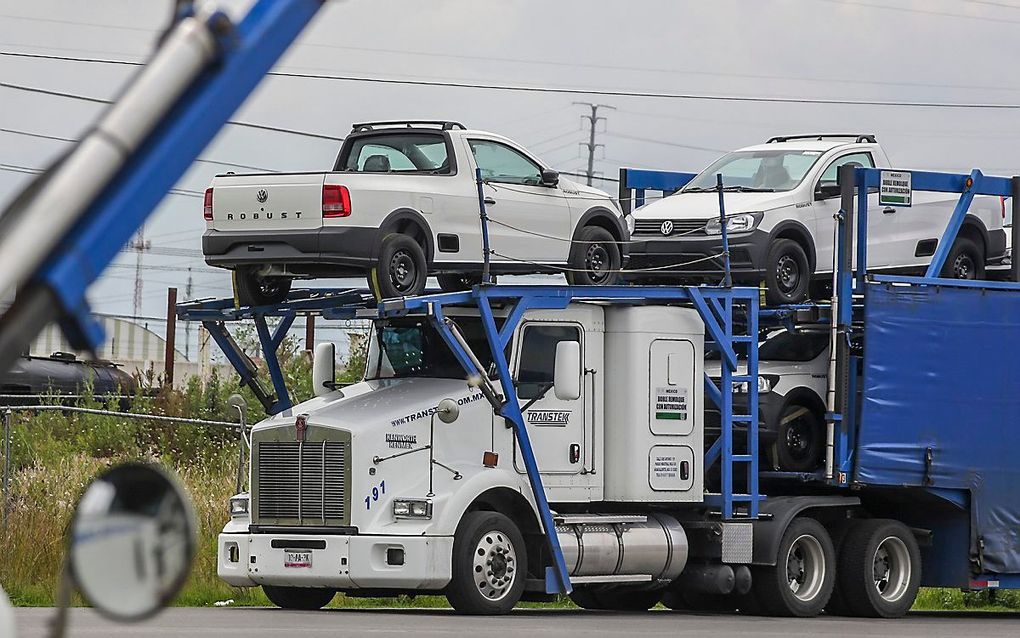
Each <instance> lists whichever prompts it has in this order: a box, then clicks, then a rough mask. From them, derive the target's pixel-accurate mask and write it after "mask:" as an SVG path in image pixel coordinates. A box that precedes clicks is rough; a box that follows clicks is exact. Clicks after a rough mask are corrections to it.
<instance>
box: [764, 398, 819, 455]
mask: <svg viewBox="0 0 1020 638" xmlns="http://www.w3.org/2000/svg"><path fill="white" fill-rule="evenodd" d="M773 454H774V455H775V465H776V467H778V468H779V469H780V470H782V471H784V472H814V471H815V470H817V469H818V468H819V467H820V466H821V465H822V462H823V461H824V459H823V456H824V454H825V423H824V421H823V420H822V417H821V415H819V414H818V413H817V412H815V411H814V410H812V409H811V408H808V407H807V406H803V405H797V404H791V405H788V406H786V407H784V408H783V411H782V412H781V413H780V415H779V427H778V431H777V432H776V443H775V445H774V446H773Z"/></svg>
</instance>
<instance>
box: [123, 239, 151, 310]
mask: <svg viewBox="0 0 1020 638" xmlns="http://www.w3.org/2000/svg"><path fill="white" fill-rule="evenodd" d="M151 247H152V242H150V241H148V240H146V239H145V226H141V227H139V228H138V234H136V235H135V236H134V239H132V240H131V242H130V243H129V244H128V250H133V251H135V252H136V253H137V255H136V256H135V311H134V316H136V317H137V316H138V315H139V314H141V310H142V253H144V252H145V251H147V250H149V248H151Z"/></svg>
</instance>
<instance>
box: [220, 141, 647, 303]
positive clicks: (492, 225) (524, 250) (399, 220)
mask: <svg viewBox="0 0 1020 638" xmlns="http://www.w3.org/2000/svg"><path fill="white" fill-rule="evenodd" d="M476 168H480V169H481V173H482V179H483V181H484V184H483V189H482V190H483V197H484V201H485V204H486V208H487V215H488V218H489V221H488V235H489V245H490V255H489V257H490V262H491V272H492V273H493V274H511V273H513V274H526V273H536V272H565V273H566V274H567V276H568V279H569V280H570V281H571V282H572V283H576V284H584V285H603V284H609V283H613V282H614V281H615V279H616V277H617V273H618V272H619V270H620V268H621V266H622V265H623V262H624V260H625V258H626V251H625V247H626V245H627V244H626V241H627V240H628V239H629V237H628V234H627V227H626V223H625V222H624V220H623V216H622V214H621V212H620V210H619V207H618V206H617V204H616V203H615V202H614V201H613V199H612V198H611V197H610V196H609V195H608V194H606V193H604V192H602V191H600V190H597V189H594V188H591V187H588V186H583V185H580V184H577V183H574V182H572V181H569V180H566V179H563V178H562V177H560V175H559V174H558V173H557V172H556V171H555V170H553V169H552V168H550V167H549V166H548V165H547V164H545V163H544V162H542V161H541V160H539V159H538V158H537V157H535V156H534V155H532V154H531V153H529V152H528V151H527V150H525V149H524V148H522V147H521V146H520V145H518V144H516V143H515V142H513V141H512V140H509V139H507V138H505V137H502V136H499V135H495V134H493V133H486V132H484V131H473V130H467V129H466V128H465V127H464V126H463V125H461V124H459V123H456V122H432V121H401V122H375V123H364V124H355V125H354V128H353V130H352V132H351V133H350V134H349V135H348V136H347V138H346V140H345V141H344V143H343V146H342V147H341V149H340V153H339V155H338V156H337V159H336V162H335V164H334V166H333V167H332V170H330V171H328V172H315V173H253V174H237V175H235V174H226V175H218V176H216V178H215V179H214V180H213V183H212V186H211V187H210V188H209V189H208V190H207V191H206V193H205V219H206V221H207V231H206V233H205V235H204V236H203V238H202V249H203V253H204V254H205V259H206V262H207V263H209V264H210V265H213V266H220V267H223V268H228V269H231V270H233V271H234V273H235V284H236V290H237V293H238V296H239V297H240V301H241V302H242V303H244V304H251V305H261V304H268V303H276V302H279V301H282V300H283V299H285V298H286V295H287V292H288V291H289V289H290V283H291V280H292V279H295V278H311V277H320V276H322V277H340V276H350V275H360V274H364V275H367V277H368V281H369V285H370V286H371V288H372V289H373V291H375V294H376V296H377V297H379V298H388V297H399V296H409V295H415V294H420V293H421V292H422V291H423V290H424V288H425V282H426V279H427V277H428V276H429V275H437V276H438V279H439V283H440V285H441V287H442V288H443V289H445V290H458V289H463V288H465V287H467V286H470V285H471V284H473V283H477V282H479V281H481V271H482V264H483V260H484V259H483V258H484V255H483V247H482V225H481V221H480V211H479V191H478V184H477V180H476V171H475V169H476Z"/></svg>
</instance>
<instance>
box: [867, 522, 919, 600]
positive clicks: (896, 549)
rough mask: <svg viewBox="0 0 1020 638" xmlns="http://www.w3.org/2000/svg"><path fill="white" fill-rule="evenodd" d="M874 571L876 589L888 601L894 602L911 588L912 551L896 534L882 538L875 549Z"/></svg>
mask: <svg viewBox="0 0 1020 638" xmlns="http://www.w3.org/2000/svg"><path fill="white" fill-rule="evenodd" d="M872 573H873V576H874V580H875V590H876V591H878V595H879V596H881V597H882V599H883V600H885V601H886V602H890V603H894V602H896V601H898V600H900V599H901V598H903V596H904V595H906V593H907V590H908V589H910V577H911V566H910V552H909V551H907V545H906V544H905V543H904V542H903V541H902V540H901V539H899V538H897V537H895V536H889V537H887V538H885V539H883V540H882V542H881V543H879V544H878V547H877V548H876V549H875V558H874V561H873V568H872Z"/></svg>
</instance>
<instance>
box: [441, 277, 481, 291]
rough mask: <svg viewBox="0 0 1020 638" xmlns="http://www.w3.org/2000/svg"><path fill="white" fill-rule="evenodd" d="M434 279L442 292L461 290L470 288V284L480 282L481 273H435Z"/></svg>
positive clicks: (473, 284) (474, 284)
mask: <svg viewBox="0 0 1020 638" xmlns="http://www.w3.org/2000/svg"><path fill="white" fill-rule="evenodd" d="M436 281H438V282H439V287H440V288H441V289H442V290H443V292H463V291H465V290H471V287H472V286H477V285H478V284H480V283H482V276H481V275H469V274H464V273H446V274H442V275H436Z"/></svg>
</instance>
